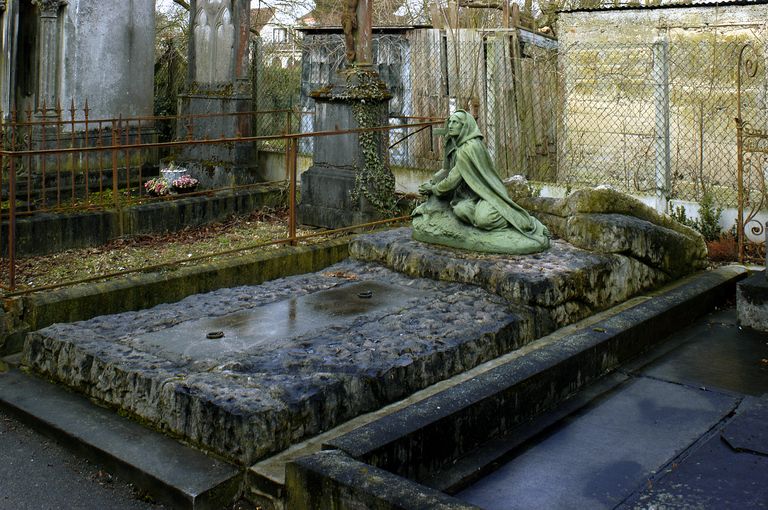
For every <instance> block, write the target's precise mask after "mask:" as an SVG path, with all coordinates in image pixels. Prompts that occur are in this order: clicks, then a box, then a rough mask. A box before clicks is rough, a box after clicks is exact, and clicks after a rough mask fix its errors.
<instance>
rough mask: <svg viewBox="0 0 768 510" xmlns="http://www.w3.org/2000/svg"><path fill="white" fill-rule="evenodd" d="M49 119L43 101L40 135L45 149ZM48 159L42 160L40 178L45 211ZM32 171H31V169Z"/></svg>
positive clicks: (46, 107) (42, 202)
mask: <svg viewBox="0 0 768 510" xmlns="http://www.w3.org/2000/svg"><path fill="white" fill-rule="evenodd" d="M47 118H48V105H46V104H45V101H43V125H42V129H41V133H40V139H41V143H42V147H43V148H44V149H45V148H46V146H47V144H46V141H47V140H46V138H47V131H48V125H47V124H46V119H47ZM46 159H47V158H46V157H45V156H43V157H41V158H40V178H41V179H42V182H41V186H40V202H41V204H42V208H43V209H45V206H46V196H45V188H46V187H47V182H46V179H45V177H46V175H45V174H46V172H45V170H46V163H47V161H46ZM30 171H31V169H30Z"/></svg>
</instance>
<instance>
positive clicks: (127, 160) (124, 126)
mask: <svg viewBox="0 0 768 510" xmlns="http://www.w3.org/2000/svg"><path fill="white" fill-rule="evenodd" d="M117 129H118V130H119V131H120V132H121V133H123V132H124V133H125V145H126V146H128V145H130V144H131V138H130V137H131V128H130V126H129V125H128V124H127V123H126V124H123V118H122V116H121V117H120V120H118V124H117ZM123 157H124V161H125V189H127V190H128V191H129V192H130V189H131V149H125V151H123Z"/></svg>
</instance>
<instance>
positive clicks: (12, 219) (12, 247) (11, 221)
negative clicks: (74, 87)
mask: <svg viewBox="0 0 768 510" xmlns="http://www.w3.org/2000/svg"><path fill="white" fill-rule="evenodd" d="M11 136H12V137H13V142H12V143H11V146H12V147H13V146H15V145H16V132H15V131H14V133H13V134H12V135H11ZM14 159H15V158H13V157H11V164H10V168H9V175H8V285H10V287H11V289H15V288H16V163H15V161H14Z"/></svg>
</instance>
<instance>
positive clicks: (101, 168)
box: [96, 121, 104, 193]
mask: <svg viewBox="0 0 768 510" xmlns="http://www.w3.org/2000/svg"><path fill="white" fill-rule="evenodd" d="M96 146H97V147H99V148H104V125H103V123H102V122H101V121H99V129H98V141H97V142H96ZM97 154H98V160H99V193H102V192H103V191H104V189H103V188H104V151H103V150H100V151H99V152H98V153H97Z"/></svg>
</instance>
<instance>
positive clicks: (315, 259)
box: [0, 237, 349, 354]
mask: <svg viewBox="0 0 768 510" xmlns="http://www.w3.org/2000/svg"><path fill="white" fill-rule="evenodd" d="M348 246H349V238H348V237H347V238H343V239H336V240H332V241H327V242H324V243H321V244H317V245H312V246H298V247H293V246H288V247H285V248H284V249H282V250H280V251H279V252H270V253H266V254H263V255H243V256H240V257H237V258H229V259H225V260H221V261H217V262H212V263H208V264H197V265H195V266H191V267H183V268H179V269H177V270H175V271H168V272H164V273H139V274H135V275H131V276H128V277H126V278H122V279H119V280H112V281H106V282H98V283H90V284H83V285H77V286H72V287H65V288H61V289H57V290H50V291H45V292H39V293H33V294H29V295H27V296H24V297H23V298H22V301H23V306H22V307H21V311H20V313H21V316H20V317H18V319H19V322H21V323H23V324H24V325H25V326H26V327H27V328H26V329H27V330H28V331H36V330H38V329H41V328H44V327H46V326H50V325H51V324H55V323H67V322H76V321H81V320H86V319H90V318H92V317H98V316H100V315H110V314H115V313H120V312H126V311H131V310H141V309H144V308H150V307H152V306H155V305H158V304H161V303H171V302H175V301H179V300H180V299H183V298H185V297H187V296H190V295H193V294H200V293H205V292H210V291H213V290H216V289H220V288H224V287H234V286H240V285H257V284H260V283H263V282H265V281H268V280H272V279H275V278H280V277H283V276H291V275H296V274H303V273H310V272H314V271H319V270H321V269H323V268H325V267H327V266H330V265H333V264H335V263H337V262H340V261H342V260H344V259H345V258H347V257H348V253H349V251H348ZM9 333H11V334H12V333H13V332H12V331H11V332H9ZM17 336H19V337H20V338H19V341H15V342H11V341H9V342H8V343H7V344H4V343H3V340H4V339H2V338H0V354H13V353H15V352H18V351H19V350H21V347H22V346H23V335H17Z"/></svg>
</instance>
